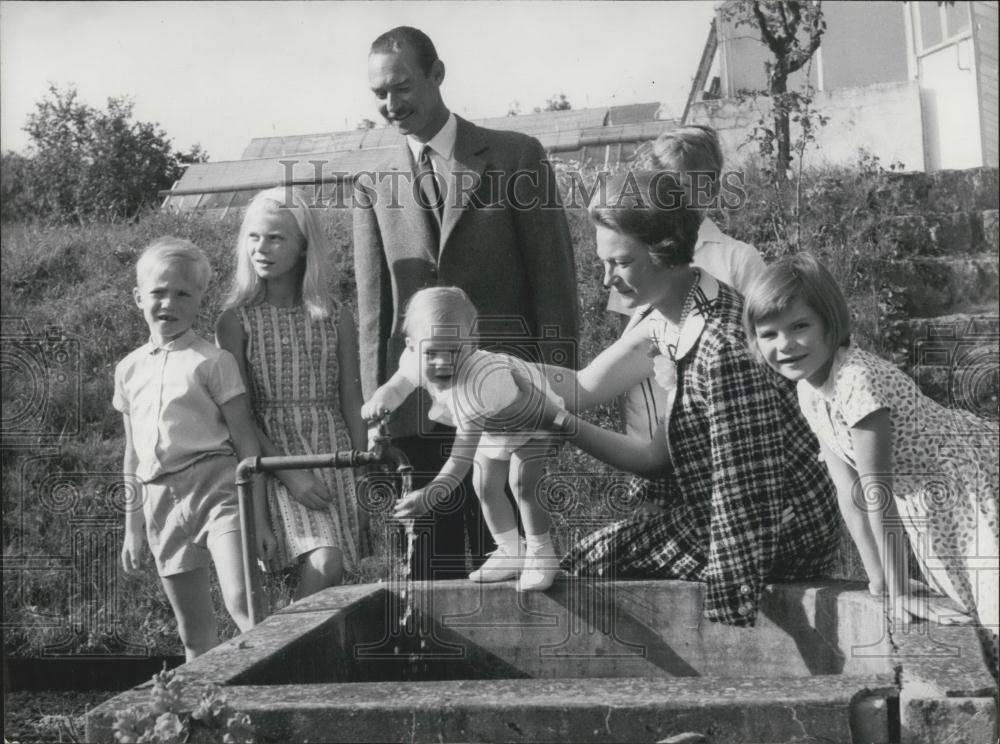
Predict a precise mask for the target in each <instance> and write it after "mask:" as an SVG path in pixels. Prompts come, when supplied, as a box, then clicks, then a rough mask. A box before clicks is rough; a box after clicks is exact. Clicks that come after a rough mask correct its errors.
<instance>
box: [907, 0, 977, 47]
mask: <svg viewBox="0 0 1000 744" xmlns="http://www.w3.org/2000/svg"><path fill="white" fill-rule="evenodd" d="M912 6H913V9H914V17H915V19H916V21H917V23H916V27H915V29H914V31H915V36H916V37H917V41H918V42H919V43H918V44H917V54H918V55H922V54H927V53H928V52H932V51H934V50H936V49H937V48H939V47H940V46H942V45H943V44H947V43H949V42H951V41H954V40H956V39H958V38H961V37H964V36H968V35H969V33H971V29H972V21H971V19H970V17H969V3H967V2H962V1H961V0H958V1H957V2H955V3H954V4H953V5H950V4H948V3H941V4H940V5H939V4H938V3H937V2H932V1H931V2H919V3H912Z"/></svg>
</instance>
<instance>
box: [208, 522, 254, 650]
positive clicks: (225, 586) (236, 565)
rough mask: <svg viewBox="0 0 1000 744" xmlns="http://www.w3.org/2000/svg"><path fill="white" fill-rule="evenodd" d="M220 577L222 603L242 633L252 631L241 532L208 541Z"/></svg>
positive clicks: (224, 534)
mask: <svg viewBox="0 0 1000 744" xmlns="http://www.w3.org/2000/svg"><path fill="white" fill-rule="evenodd" d="M208 549H209V551H211V553H212V561H213V562H214V563H215V573H216V574H218V576H219V588H220V589H221V590H222V601H223V602H224V603H225V605H226V610H227V611H228V612H229V616H230V617H231V618H232V619H233V622H234V623H236V627H238V628H239V629H240V632H242V633H245V632H246V631H248V630H250V613H249V611H248V609H247V608H248V606H249V605H248V598H247V592H246V586H245V584H244V577H243V548H242V543H241V542H240V533H239V532H225V533H223V534H221V535H217V536H215V537H214V538H213V539H211V540H209V541H208Z"/></svg>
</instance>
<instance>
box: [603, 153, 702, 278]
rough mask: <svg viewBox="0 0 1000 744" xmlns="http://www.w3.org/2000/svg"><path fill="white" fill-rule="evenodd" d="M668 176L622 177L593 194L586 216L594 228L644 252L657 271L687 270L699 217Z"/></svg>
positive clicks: (628, 174)
mask: <svg viewBox="0 0 1000 744" xmlns="http://www.w3.org/2000/svg"><path fill="white" fill-rule="evenodd" d="M690 204H691V201H690V197H689V195H688V193H687V191H686V190H685V189H684V188H683V187H682V186H681V185H680V183H678V181H677V179H676V178H674V176H673V175H672V174H670V173H667V172H662V171H661V172H656V171H632V170H628V171H623V172H621V173H618V174H615V175H614V176H612V177H611V178H610V179H609V180H608V182H607V184H606V186H605V188H604V189H603V190H602V189H595V193H594V198H593V199H592V200H591V202H590V207H589V208H588V210H587V211H588V213H589V215H590V220H591V222H593V223H594V224H595V225H601V226H602V227H606V228H608V229H610V230H614V231H615V232H617V233H621V234H622V235H627V236H628V237H630V238H634V239H636V240H639V241H641V242H643V243H645V244H646V245H647V246H649V255H650V258H651V259H652V261H653V263H654V264H656V265H657V266H687V265H688V264H690V263H691V261H692V259H693V258H694V247H695V245H696V244H697V242H698V228H699V227H700V226H701V215H700V214H699V213H698V212H697V210H695V209H692V208H691V206H690Z"/></svg>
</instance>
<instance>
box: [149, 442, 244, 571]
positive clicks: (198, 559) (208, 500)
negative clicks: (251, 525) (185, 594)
mask: <svg viewBox="0 0 1000 744" xmlns="http://www.w3.org/2000/svg"><path fill="white" fill-rule="evenodd" d="M236 464H237V463H236V458H235V457H234V456H232V455H215V456H212V457H206V458H204V459H202V460H198V461H196V462H194V463H193V464H191V465H189V466H188V467H186V468H184V469H183V470H179V471H177V472H175V473H167V474H166V475H161V476H160V477H159V478H156V479H154V480H152V481H150V482H148V483H145V484H143V503H142V508H143V514H144V516H145V518H146V538H147V540H148V541H149V547H150V549H151V550H152V551H153V559H154V560H155V561H156V571H157V573H159V575H160V576H173V575H175V574H180V573H186V572H188V571H193V570H195V569H196V568H202V567H208V566H209V565H211V563H212V554H211V553H210V552H209V547H210V546H211V544H212V542H213V541H214V540H217V539H218V538H219V537H221V536H222V535H224V534H226V533H227V532H239V529H240V514H239V507H238V506H237V501H236Z"/></svg>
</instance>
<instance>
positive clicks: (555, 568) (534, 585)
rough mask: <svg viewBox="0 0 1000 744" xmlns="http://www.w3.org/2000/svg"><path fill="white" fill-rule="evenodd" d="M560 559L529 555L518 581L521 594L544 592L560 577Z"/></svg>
mask: <svg viewBox="0 0 1000 744" xmlns="http://www.w3.org/2000/svg"><path fill="white" fill-rule="evenodd" d="M559 571H560V569H559V558H558V556H554V555H528V556H527V557H526V558H525V560H524V570H523V571H522V572H521V575H520V576H519V577H518V579H517V590H518V591H519V592H544V591H545V590H546V589H548V588H549V587H550V586H552V582H553V581H555V580H556V576H558V575H559Z"/></svg>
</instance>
